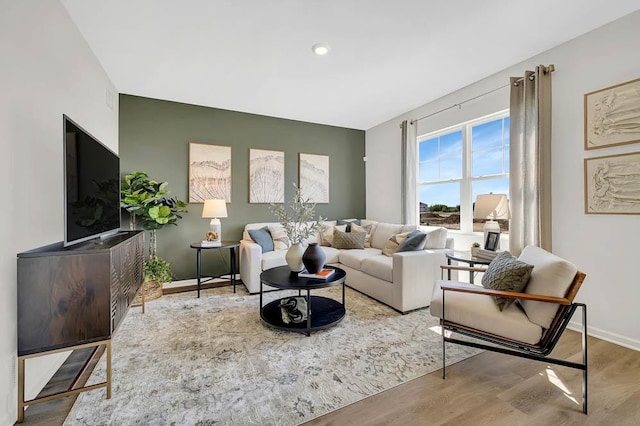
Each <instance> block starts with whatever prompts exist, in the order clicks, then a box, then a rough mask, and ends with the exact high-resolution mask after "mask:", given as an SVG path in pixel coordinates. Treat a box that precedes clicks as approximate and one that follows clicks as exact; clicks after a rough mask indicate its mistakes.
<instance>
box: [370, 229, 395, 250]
mask: <svg viewBox="0 0 640 426" xmlns="http://www.w3.org/2000/svg"><path fill="white" fill-rule="evenodd" d="M401 232H402V225H396V224H394V223H378V224H377V225H376V228H375V230H374V231H373V234H371V247H373V248H377V249H380V250H382V248H383V247H384V243H386V242H387V240H388V239H389V238H391V236H392V235H395V234H399V233H401Z"/></svg>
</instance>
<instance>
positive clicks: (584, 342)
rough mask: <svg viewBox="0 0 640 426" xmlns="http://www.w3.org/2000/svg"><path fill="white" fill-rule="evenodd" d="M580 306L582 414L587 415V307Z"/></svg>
mask: <svg viewBox="0 0 640 426" xmlns="http://www.w3.org/2000/svg"><path fill="white" fill-rule="evenodd" d="M580 306H582V362H583V364H584V370H582V412H583V413H584V414H587V398H588V394H587V387H588V383H587V378H588V377H587V371H588V369H589V368H588V366H587V305H585V304H580Z"/></svg>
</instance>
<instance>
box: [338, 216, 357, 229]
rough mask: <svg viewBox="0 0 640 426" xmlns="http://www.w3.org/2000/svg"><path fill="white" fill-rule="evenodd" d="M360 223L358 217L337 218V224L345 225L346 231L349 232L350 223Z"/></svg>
mask: <svg viewBox="0 0 640 426" xmlns="http://www.w3.org/2000/svg"><path fill="white" fill-rule="evenodd" d="M354 224H355V225H360V219H338V225H347V232H351V225H354Z"/></svg>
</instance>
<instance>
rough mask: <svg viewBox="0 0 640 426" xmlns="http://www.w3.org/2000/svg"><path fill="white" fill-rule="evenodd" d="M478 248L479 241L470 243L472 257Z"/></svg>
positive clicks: (475, 254)
mask: <svg viewBox="0 0 640 426" xmlns="http://www.w3.org/2000/svg"><path fill="white" fill-rule="evenodd" d="M479 250H480V243H473V244H471V256H472V257H477V256H478V251H479Z"/></svg>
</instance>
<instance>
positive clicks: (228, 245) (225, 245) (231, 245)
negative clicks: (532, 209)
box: [191, 241, 240, 298]
mask: <svg viewBox="0 0 640 426" xmlns="http://www.w3.org/2000/svg"><path fill="white" fill-rule="evenodd" d="M237 247H240V243H239V242H237V241H222V243H221V244H220V245H219V246H207V245H204V246H203V245H202V242H197V243H193V244H191V248H192V249H196V269H197V279H198V298H200V287H201V285H202V284H203V283H206V282H208V281H211V280H213V279H215V278H220V276H217V277H208V278H207V279H205V280H203V279H202V273H201V271H202V250H211V249H218V250H222V249H229V251H230V253H229V258H230V263H231V271H230V275H231V285H233V292H234V293H235V292H236V248H237Z"/></svg>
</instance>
